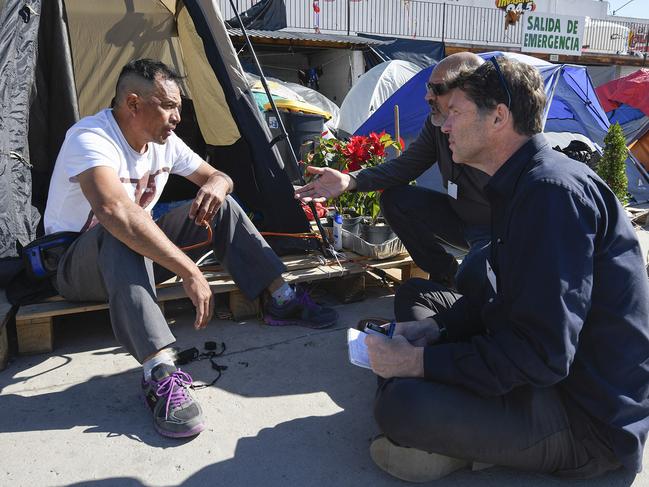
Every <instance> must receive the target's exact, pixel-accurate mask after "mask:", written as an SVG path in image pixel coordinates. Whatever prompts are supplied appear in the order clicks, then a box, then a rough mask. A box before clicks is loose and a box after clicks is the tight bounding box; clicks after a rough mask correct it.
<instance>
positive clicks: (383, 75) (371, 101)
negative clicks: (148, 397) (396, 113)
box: [337, 61, 420, 134]
mask: <svg viewBox="0 0 649 487" xmlns="http://www.w3.org/2000/svg"><path fill="white" fill-rule="evenodd" d="M419 70H420V68H419V66H417V65H416V64H413V63H410V62H408V61H386V62H384V63H381V64H379V65H377V66H375V67H373V68H372V69H370V70H369V71H368V72H366V73H365V74H363V75H362V76H361V77H360V78H358V80H357V81H356V83H354V85H353V86H352V89H351V90H349V92H348V93H347V95H346V96H345V99H344V100H343V103H342V105H340V119H339V120H338V127H337V128H338V129H339V130H343V131H345V132H346V133H348V134H352V133H354V132H355V131H356V129H358V127H360V126H361V124H362V123H363V122H364V121H365V120H367V118H368V117H369V116H370V115H372V114H373V113H374V111H375V110H376V109H378V108H379V107H380V106H381V105H383V102H385V101H386V100H387V99H388V98H389V97H390V96H392V94H393V93H394V92H395V91H397V90H398V89H399V88H400V87H401V86H403V85H404V83H406V82H407V81H408V80H409V79H410V78H412V77H413V76H414V75H415V74H416V73H417V72H418V71H419Z"/></svg>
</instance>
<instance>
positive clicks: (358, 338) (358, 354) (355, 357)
mask: <svg viewBox="0 0 649 487" xmlns="http://www.w3.org/2000/svg"><path fill="white" fill-rule="evenodd" d="M366 336H367V333H365V332H362V331H360V330H357V329H355V328H349V329H348V330H347V346H348V347H349V361H350V362H351V363H353V364H354V365H358V366H359V367H365V368H366V369H371V368H372V367H370V357H369V355H368V354H367V346H366V345H365V337H366Z"/></svg>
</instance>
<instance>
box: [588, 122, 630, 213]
mask: <svg viewBox="0 0 649 487" xmlns="http://www.w3.org/2000/svg"><path fill="white" fill-rule="evenodd" d="M628 157H629V150H628V149H627V147H626V140H625V138H624V132H622V127H620V124H619V123H615V124H613V125H611V126H610V127H609V129H608V133H607V134H606V137H604V151H603V154H602V158H601V159H600V160H599V163H598V164H597V167H596V172H597V174H598V175H599V177H601V178H602V179H603V180H604V182H605V183H606V184H608V186H609V187H610V188H611V190H612V191H613V193H615V196H617V199H618V200H620V203H622V205H626V204H627V203H628V202H629V193H628V187H629V180H628V179H627V176H626V160H627V158H628Z"/></svg>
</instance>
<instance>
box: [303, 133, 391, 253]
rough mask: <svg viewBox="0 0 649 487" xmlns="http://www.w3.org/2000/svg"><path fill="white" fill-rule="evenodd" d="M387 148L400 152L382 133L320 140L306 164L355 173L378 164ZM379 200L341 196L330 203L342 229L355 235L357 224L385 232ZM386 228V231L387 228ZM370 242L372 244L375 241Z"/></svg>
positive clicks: (374, 193)
mask: <svg viewBox="0 0 649 487" xmlns="http://www.w3.org/2000/svg"><path fill="white" fill-rule="evenodd" d="M390 148H394V149H398V150H400V149H402V146H401V145H400V143H399V142H397V141H395V140H393V139H392V137H391V136H390V135H389V134H387V133H385V132H382V133H380V134H377V133H374V132H372V133H370V134H369V135H368V136H362V135H355V136H353V137H351V138H350V139H349V140H348V141H343V140H336V139H320V140H319V141H318V142H317V144H316V146H315V148H314V150H313V151H311V152H310V153H309V154H308V155H307V157H306V161H305V163H306V164H307V165H312V166H317V167H330V168H332V169H336V170H338V171H341V172H344V173H348V172H354V171H358V170H359V169H363V168H367V167H373V166H376V165H378V164H381V163H382V162H383V161H384V160H385V157H386V155H387V154H386V152H387V151H388V150H389V149H390ZM379 197H380V191H370V192H367V193H356V192H354V193H343V194H342V195H340V196H339V197H338V198H335V199H334V200H332V202H331V204H333V206H334V211H335V212H337V213H340V214H341V215H342V217H343V228H344V229H345V230H347V231H349V232H351V233H354V234H358V233H359V224H360V228H366V227H367V226H369V227H373V228H374V227H375V228H381V229H384V228H385V227H386V224H385V222H382V221H381V220H380V219H379V215H380V212H381V207H380V206H379ZM361 220H362V221H363V222H361ZM387 228H388V230H389V227H387ZM361 231H363V230H361ZM363 232H364V234H365V235H366V236H367V235H369V233H372V232H368V231H367V230H364V231H363ZM390 235H391V236H392V237H394V233H392V232H391V230H389V232H388V235H387V237H389V236H390ZM372 239H373V240H375V237H372ZM385 239H386V238H383V240H385ZM371 243H373V242H371Z"/></svg>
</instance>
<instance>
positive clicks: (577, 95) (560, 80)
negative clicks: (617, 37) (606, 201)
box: [355, 51, 649, 203]
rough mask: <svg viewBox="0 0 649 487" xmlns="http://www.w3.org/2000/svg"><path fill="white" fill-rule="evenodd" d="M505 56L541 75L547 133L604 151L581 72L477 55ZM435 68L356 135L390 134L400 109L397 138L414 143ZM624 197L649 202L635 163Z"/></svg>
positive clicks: (596, 106) (602, 131) (603, 122)
mask: <svg viewBox="0 0 649 487" xmlns="http://www.w3.org/2000/svg"><path fill="white" fill-rule="evenodd" d="M499 55H504V56H507V57H511V58H514V59H517V60H519V61H521V62H525V63H527V64H531V65H533V66H536V67H537V68H538V70H539V72H540V73H541V75H542V77H543V80H544V85H545V90H546V94H547V95H548V100H549V103H548V106H547V109H546V121H545V126H544V131H546V132H571V133H575V134H581V135H583V136H586V137H588V139H590V140H591V141H593V142H594V143H595V144H596V145H597V146H598V147H599V148H601V147H603V146H604V137H605V136H606V133H607V131H608V127H609V120H608V118H607V116H606V113H605V112H604V110H603V109H602V106H601V105H600V103H599V101H598V99H597V95H596V93H595V89H594V88H593V84H592V82H591V80H590V76H589V75H588V72H587V70H586V68H585V67H584V66H575V65H555V64H551V63H548V62H547V61H543V60H541V59H537V58H534V57H532V56H527V55H525V54H519V53H503V52H498V51H495V52H488V53H482V54H480V56H481V57H482V58H483V59H489V58H490V57H492V56H499ZM433 67H434V66H431V67H429V68H427V69H424V70H422V71H420V72H419V73H418V74H417V75H415V76H413V77H412V78H411V79H410V80H409V81H408V82H406V83H405V84H404V85H403V86H402V87H401V88H400V89H399V90H398V91H396V92H395V93H394V94H393V95H392V96H391V97H390V98H389V99H388V100H386V101H385V103H383V105H381V106H380V107H379V108H378V109H377V110H376V111H375V112H374V113H373V114H372V115H371V116H370V117H369V118H368V119H367V120H366V121H365V122H364V123H363V124H362V125H360V126H359V127H358V129H357V130H356V131H355V134H358V135H367V134H368V133H370V132H381V131H383V130H385V131H386V132H388V133H390V134H394V131H395V126H394V115H393V112H394V107H395V105H398V106H399V115H400V117H399V118H400V134H399V135H400V136H401V137H402V138H403V139H404V141H405V142H406V144H408V143H409V142H411V141H412V140H414V139H415V137H416V136H417V135H418V134H419V131H420V130H421V127H422V126H423V123H424V120H425V118H426V117H427V116H428V115H429V108H428V105H427V104H426V103H424V101H423V98H424V95H425V87H424V82H425V81H426V80H427V79H428V78H429V76H430V73H431V71H432V70H433ZM627 176H628V179H629V192H630V193H631V194H632V196H633V197H634V199H635V201H636V202H638V203H640V202H645V201H649V176H648V175H647V172H646V170H645V169H644V168H642V167H640V166H639V165H638V164H636V162H635V161H633V160H629V161H627Z"/></svg>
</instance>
